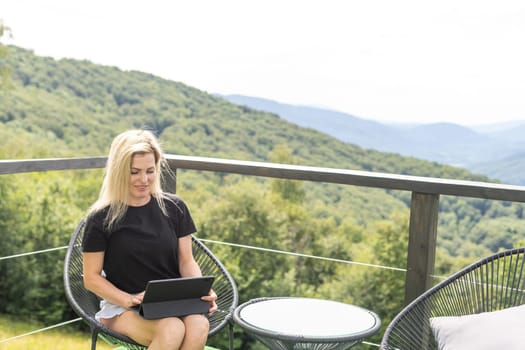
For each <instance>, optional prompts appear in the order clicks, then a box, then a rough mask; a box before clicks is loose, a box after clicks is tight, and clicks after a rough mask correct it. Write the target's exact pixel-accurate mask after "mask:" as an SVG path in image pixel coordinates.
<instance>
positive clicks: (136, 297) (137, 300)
mask: <svg viewBox="0 0 525 350" xmlns="http://www.w3.org/2000/svg"><path fill="white" fill-rule="evenodd" d="M129 296H130V298H129V299H128V302H127V305H126V308H128V309H131V308H132V307H134V306H137V305H140V304H142V299H144V292H141V293H139V294H129Z"/></svg>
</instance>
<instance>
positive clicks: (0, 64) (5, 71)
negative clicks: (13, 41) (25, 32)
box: [0, 18, 11, 89]
mask: <svg viewBox="0 0 525 350" xmlns="http://www.w3.org/2000/svg"><path fill="white" fill-rule="evenodd" d="M5 35H7V36H11V29H10V28H9V27H7V26H5V25H4V21H3V20H2V19H1V18H0V89H3V88H6V87H7V86H9V83H10V80H9V74H10V70H9V66H8V65H7V64H6V61H4V58H5V57H6V56H7V49H6V47H5V46H4V45H3V44H2V42H1V40H2V38H3V37H4V36H5Z"/></svg>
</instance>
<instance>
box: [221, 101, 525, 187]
mask: <svg viewBox="0 0 525 350" xmlns="http://www.w3.org/2000/svg"><path fill="white" fill-rule="evenodd" d="M219 96H220V97H222V98H224V99H226V100H228V101H229V102H232V103H236V104H239V105H244V106H247V107H249V108H253V109H256V110H260V111H266V112H271V113H274V114H277V115H278V116H280V117H281V118H283V119H286V120H288V121H290V122H293V123H295V124H297V125H300V126H303V127H309V128H312V129H315V130H318V131H321V132H324V133H326V134H329V135H331V136H334V137H336V138H338V139H339V140H341V141H344V142H348V143H352V144H355V145H358V146H361V147H363V148H367V149H375V150H378V151H382V152H392V153H399V154H401V155H403V156H412V157H416V158H420V159H425V160H431V161H435V162H438V163H444V164H449V165H453V166H460V167H464V168H466V169H468V170H471V171H474V172H478V173H480V174H483V175H487V176H489V177H492V178H495V179H499V180H500V181H502V182H504V183H509V184H517V185H524V184H525V167H521V166H515V164H524V165H525V153H524V152H523V150H525V138H523V135H524V134H525V121H524V122H521V123H519V122H516V123H501V124H494V125H492V127H491V125H480V126H472V127H466V126H462V125H458V124H453V123H433V124H415V125H403V124H386V123H381V122H377V121H372V120H367V119H363V118H359V117H356V116H354V115H351V114H347V113H343V112H337V111H333V110H329V109H323V108H318V107H308V106H300V105H291V104H285V103H281V102H276V101H272V100H268V99H263V98H258V97H251V96H243V95H219ZM506 170H507V171H506Z"/></svg>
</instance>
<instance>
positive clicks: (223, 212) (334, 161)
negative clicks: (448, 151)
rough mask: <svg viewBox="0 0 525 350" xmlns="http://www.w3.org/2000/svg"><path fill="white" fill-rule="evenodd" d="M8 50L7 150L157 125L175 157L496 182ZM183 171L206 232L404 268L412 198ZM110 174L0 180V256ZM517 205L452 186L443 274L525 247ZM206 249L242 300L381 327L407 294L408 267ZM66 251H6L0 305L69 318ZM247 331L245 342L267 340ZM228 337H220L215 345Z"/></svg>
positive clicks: (56, 236) (52, 233)
mask: <svg viewBox="0 0 525 350" xmlns="http://www.w3.org/2000/svg"><path fill="white" fill-rule="evenodd" d="M3 48H4V49H5V52H4V54H3V57H2V58H0V60H1V61H0V68H3V69H7V70H6V71H7V73H8V74H6V76H7V78H5V79H3V80H2V86H1V88H0V139H2V146H1V148H0V158H1V159H25V158H55V157H80V156H100V155H106V152H107V151H108V147H109V144H110V142H111V139H112V138H113V137H114V136H115V135H116V134H117V133H120V132H121V131H124V130H126V129H129V128H148V129H150V130H152V131H154V132H155V133H156V135H158V137H159V139H160V141H161V143H162V146H163V148H164V150H165V152H166V153H171V154H181V155H192V156H206V157H218V158H229V159H239V160H251V161H269V162H277V163H289V164H301V165H312V166H322V167H333V168H344V169H354V170H367V171H377V172H385V173H395V174H408V175H417V176H430V177H437V178H450V179H466V180H476V181H491V180H490V179H488V178H486V177H484V176H479V175H476V174H472V173H470V172H468V171H466V170H464V169H460V168H455V167H451V166H445V165H441V164H438V163H434V162H428V161H422V160H418V159H415V158H407V157H401V156H399V155H397V154H393V153H382V152H377V151H372V150H365V149H362V148H360V147H357V146H355V145H352V144H347V143H343V142H340V141H338V140H336V139H335V138H333V137H330V136H328V135H325V134H322V133H320V132H316V131H314V130H311V129H306V128H301V127H299V126H297V125H294V124H291V123H289V122H286V121H285V120H283V119H281V118H280V117H279V116H277V115H273V114H269V113H262V112H259V111H255V110H252V109H249V108H247V107H242V106H237V105H234V104H231V103H228V102H227V101H225V100H223V99H221V98H219V97H217V96H213V95H211V94H209V93H207V92H204V91H200V90H197V89H195V88H192V87H190V86H187V85H185V84H183V83H180V82H174V81H168V80H165V79H161V78H159V77H156V76H153V75H151V74H147V73H143V72H137V71H122V70H120V69H118V68H116V67H106V66H100V65H96V64H93V63H91V62H88V61H79V60H71V59H61V60H55V59H52V58H49V57H41V56H37V55H35V54H34V53H32V52H31V51H29V50H26V49H22V48H18V47H12V46H10V47H3ZM177 176H178V185H177V186H178V187H177V192H178V193H179V194H180V195H181V196H182V197H183V198H184V199H185V200H186V202H187V203H188V205H189V206H190V209H191V211H192V214H193V216H194V218H195V221H196V223H197V226H198V236H200V237H203V238H209V239H214V240H218V241H224V242H231V243H239V244H246V245H253V246H259V247H264V248H270V249H278V250H284V251H291V252H297V253H303V254H312V255H316V256H321V257H329V258H335V259H344V260H351V261H358V262H364V263H368V264H377V265H384V266H391V267H398V268H404V267H405V264H406V249H407V237H408V206H409V204H410V193H406V192H403V191H383V190H375V189H370V188H360V187H353V186H341V185H332V184H324V183H310V182H297V181H286V180H270V179H261V178H250V177H245V176H239V175H228V174H214V173H205V172H196V171H179V172H178V175H177ZM101 177H102V170H101V169H95V170H87V171H86V170H82V171H64V172H46V173H28V174H16V175H2V176H1V177H0V234H1V235H2V239H1V240H0V256H8V255H12V254H17V253H21V252H27V251H34V250H40V249H47V248H51V247H59V246H63V245H66V244H67V242H68V239H69V236H70V234H71V232H72V230H73V229H74V226H75V225H76V224H77V223H78V221H79V220H80V219H81V218H82V216H83V215H84V214H85V211H86V209H87V208H88V206H89V205H90V203H92V202H93V201H94V200H95V198H96V196H97V194H98V189H99V186H100V183H101ZM523 209H524V206H523V205H522V204H519V203H510V202H500V201H488V200H478V199H468V198H457V197H449V196H442V197H441V198H440V214H439V226H438V252H437V262H436V264H437V266H436V274H437V275H446V274H448V273H450V272H451V271H454V270H456V269H458V268H459V267H462V266H464V265H466V264H467V263H469V262H472V261H474V260H476V259H478V258H479V257H482V256H485V255H488V254H489V253H491V252H494V251H498V250H500V249H504V248H511V247H514V246H517V245H519V244H520V241H521V242H523V240H524V238H525V228H524V227H523V225H522V224H521V220H522V217H523ZM210 248H211V249H212V250H213V251H214V252H216V254H217V255H218V256H219V257H220V258H221V259H222V260H223V261H224V263H225V264H226V266H227V267H228V269H229V270H230V271H231V272H232V274H233V276H234V277H235V280H236V282H237V284H238V287H239V291H240V298H241V302H243V301H246V300H248V299H251V298H254V297H260V296H270V295H301V296H312V297H326V298H332V299H336V300H340V301H344V302H350V303H354V304H357V305H361V306H363V307H368V308H370V309H372V310H374V311H376V312H377V313H378V314H379V315H380V316H381V318H382V320H383V324H384V326H386V324H387V323H388V322H389V320H390V319H391V318H392V317H393V316H394V315H395V314H396V313H397V312H398V311H399V310H400V308H401V307H402V304H403V297H404V291H403V286H404V277H405V276H404V273H402V272H399V271H392V270H386V269H374V268H369V267H363V266H355V265H350V264H340V263H339V264H338V263H335V262H327V261H321V260H315V259H307V258H301V257H289V256H285V255H276V254H270V253H266V252H258V251H253V250H246V249H239V248H231V247H228V246H224V245H213V246H210ZM62 259H63V251H57V252H52V253H49V254H38V255H33V256H29V257H23V258H19V259H9V260H5V261H1V262H0V313H3V314H18V315H20V316H22V317H27V318H32V319H38V320H41V321H44V322H50V323H51V322H59V321H63V320H67V319H70V318H72V317H73V316H74V315H73V314H72V312H71V310H70V308H69V307H68V305H67V304H66V303H65V301H64V295H63V291H62V280H61V278H62V277H61V276H62V265H61V264H57V261H61V260H62ZM21 276H22V277H21ZM29 305H31V307H28V306H29ZM384 326H383V327H384ZM237 332H238V334H236V347H237V348H242V349H257V348H258V346H259V345H258V344H256V343H255V342H253V340H252V339H250V338H249V337H247V336H246V335H244V334H242V333H241V332H240V331H239V330H237ZM379 336H380V335H378V337H379ZM375 340H377V338H376V339H375ZM224 341H225V339H224V338H221V337H220V336H218V337H216V338H213V339H212V340H210V343H214V344H216V345H220V344H222V343H223V342H224Z"/></svg>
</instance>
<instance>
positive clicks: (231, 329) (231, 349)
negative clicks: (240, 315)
mask: <svg viewBox="0 0 525 350" xmlns="http://www.w3.org/2000/svg"><path fill="white" fill-rule="evenodd" d="M228 328H229V330H230V350H233V322H232V321H231V320H230V322H228Z"/></svg>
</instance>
